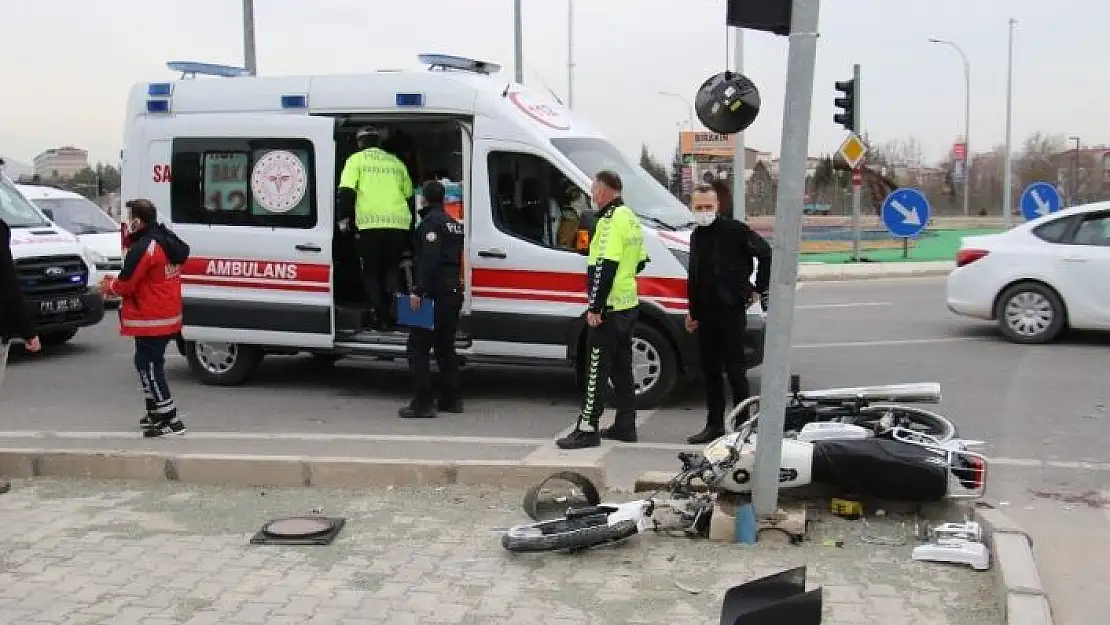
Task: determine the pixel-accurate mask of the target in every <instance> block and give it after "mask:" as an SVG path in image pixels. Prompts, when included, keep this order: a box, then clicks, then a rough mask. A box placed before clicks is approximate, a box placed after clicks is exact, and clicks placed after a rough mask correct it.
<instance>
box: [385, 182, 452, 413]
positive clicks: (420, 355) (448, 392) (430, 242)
mask: <svg viewBox="0 0 1110 625" xmlns="http://www.w3.org/2000/svg"><path fill="white" fill-rule="evenodd" d="M443 196H444V189H443V185H442V184H440V183H439V182H438V181H435V180H429V181H428V182H425V183H424V186H423V187H422V197H421V203H422V204H423V206H422V207H421V208H420V224H419V225H418V226H417V227H416V232H415V233H414V234H413V257H414V259H415V261H416V267H415V272H414V273H415V285H414V286H413V288H412V292H411V293H410V295H409V306H410V307H411V308H412V309H413V310H418V309H419V308H420V304H421V302H422V301H423V299H424V298H428V299H430V300H431V301H432V303H433V306H434V319H435V320H434V325H433V329H431V330H429V329H426V328H416V327H414V328H411V329H410V330H409V338H408V358H409V370H410V371H411V372H412V375H413V377H414V378H415V383H416V398H415V399H413V400H412V402H411V403H410V404H409V405H408V406H405V407H404V408H401V410H400V411H398V414H399V415H400V416H401V417H402V418H406V419H419V418H430V417H435V416H436V413H437V411H442V412H453V413H461V412H462V411H463V406H462V399H461V398H460V397H459V357H458V354H456V353H455V332H456V331H457V330H458V328H459V313H460V311H461V310H462V301H463V287H462V280H461V277H460V266H461V264H462V253H463V226H462V224H461V223H459V222H458V221H456V220H455V219H454V218H453V217H451V216H450V215H448V214H447V212H446V211H444V210H443ZM431 349H435V353H436V363H437V364H438V365H439V372H440V378H441V380H440V385H441V388H440V393H439V396H438V398H437V397H436V396H435V394H434V393H433V391H432V371H431V359H430V357H429V353H428V352H429V350H431Z"/></svg>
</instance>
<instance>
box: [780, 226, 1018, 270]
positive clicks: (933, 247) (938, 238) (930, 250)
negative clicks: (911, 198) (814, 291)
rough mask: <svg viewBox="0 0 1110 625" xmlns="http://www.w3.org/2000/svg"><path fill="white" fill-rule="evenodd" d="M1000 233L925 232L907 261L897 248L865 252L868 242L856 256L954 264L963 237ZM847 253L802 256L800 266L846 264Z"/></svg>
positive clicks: (988, 230)
mask: <svg viewBox="0 0 1110 625" xmlns="http://www.w3.org/2000/svg"><path fill="white" fill-rule="evenodd" d="M1002 231H1003V230H1001V229H998V228H975V229H968V230H927V231H926V232H925V234H924V235H923V236H922V237H921V238H920V239H918V240H917V242H916V245H911V246H910V254H909V258H905V257H903V255H902V248H901V247H892V248H885V249H875V250H869V249H866V246H867V244H868V241H861V242H860V244H861V246H863V247H864V249H862V250H861V251H860V254H861V255H862V256H863V257H864V258H866V259H868V260H871V261H874V262H879V263H897V262H917V263H920V262H930V261H938V260H955V258H956V251H957V250H959V249H960V241H961V239H963V238H964V237H970V236H977V235H982V234H996V233H999V232H1002ZM851 256H852V253H851V252H828V253H821V254H802V255H801V261H802V262H804V263H847V262H850V260H851Z"/></svg>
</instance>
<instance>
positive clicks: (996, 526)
mask: <svg viewBox="0 0 1110 625" xmlns="http://www.w3.org/2000/svg"><path fill="white" fill-rule="evenodd" d="M975 520H977V521H978V522H979V523H980V524H981V525H982V526H983V532H984V533H985V534H986V537H987V544H988V546H989V547H990V548H991V559H992V560H993V562H992V566H991V569H992V572H993V573H994V583H995V588H996V589H997V592H998V599H999V602H1000V603H1001V604H1002V606H1003V609H1004V611H1005V614H1006V625H1053V619H1052V606H1051V604H1050V603H1049V600H1048V595H1047V594H1046V593H1045V591H1044V587H1043V586H1042V584H1041V576H1040V573H1039V571H1038V570H1037V560H1036V558H1034V557H1033V540H1032V539H1031V538H1030V537H1029V534H1028V533H1027V532H1026V531H1025V530H1024V529H1023V528H1022V527H1021V526H1020V525H1018V524H1017V523H1015V522H1014V521H1013V520H1012V519H1010V517H1008V516H1006V515H1005V514H1003V513H1002V512H1001V511H999V510H998V509H997V508H994V507H988V506H980V507H976V508H975Z"/></svg>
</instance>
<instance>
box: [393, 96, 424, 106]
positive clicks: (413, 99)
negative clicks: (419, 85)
mask: <svg viewBox="0 0 1110 625" xmlns="http://www.w3.org/2000/svg"><path fill="white" fill-rule="evenodd" d="M397 106H403V107H406V108H412V107H420V106H424V94H423V93H398V94H397Z"/></svg>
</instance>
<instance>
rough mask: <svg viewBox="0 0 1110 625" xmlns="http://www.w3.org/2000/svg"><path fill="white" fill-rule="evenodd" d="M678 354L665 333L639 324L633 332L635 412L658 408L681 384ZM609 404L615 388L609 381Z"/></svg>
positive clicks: (580, 372) (582, 361) (578, 378)
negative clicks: (679, 380) (678, 384)
mask: <svg viewBox="0 0 1110 625" xmlns="http://www.w3.org/2000/svg"><path fill="white" fill-rule="evenodd" d="M586 355H587V350H586V346H585V338H583V344H582V347H581V350H580V351H579V354H578V362H577V363H576V364H575V382H576V384H577V388H578V390H579V392H580V393H581V392H583V391H584V390H585V387H586V383H585V382H586ZM678 367H679V364H678V352H677V351H676V350H675V348H674V345H672V344H671V342H670V341H669V340H667V338H666V336H664V335H663V333H662V332H660V331H659V330H657V329H655V327H654V326H652V325H650V324H645V323H638V324H636V329H635V330H633V333H632V383H633V384H634V385H635V387H636V409H637V410H651V409H653V408H658V407H659V405H660V404H662V403H663V402H664V401H666V400H667V398H668V397H669V396H670V394H671V392H672V391H673V390H674V388H675V385H676V384H677V383H678V379H679V371H678ZM605 389H606V403H607V404H609V405H610V406H611V405H612V403H613V402H612V399H613V385H612V384H611V383H609V382H608V381H606V383H605Z"/></svg>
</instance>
